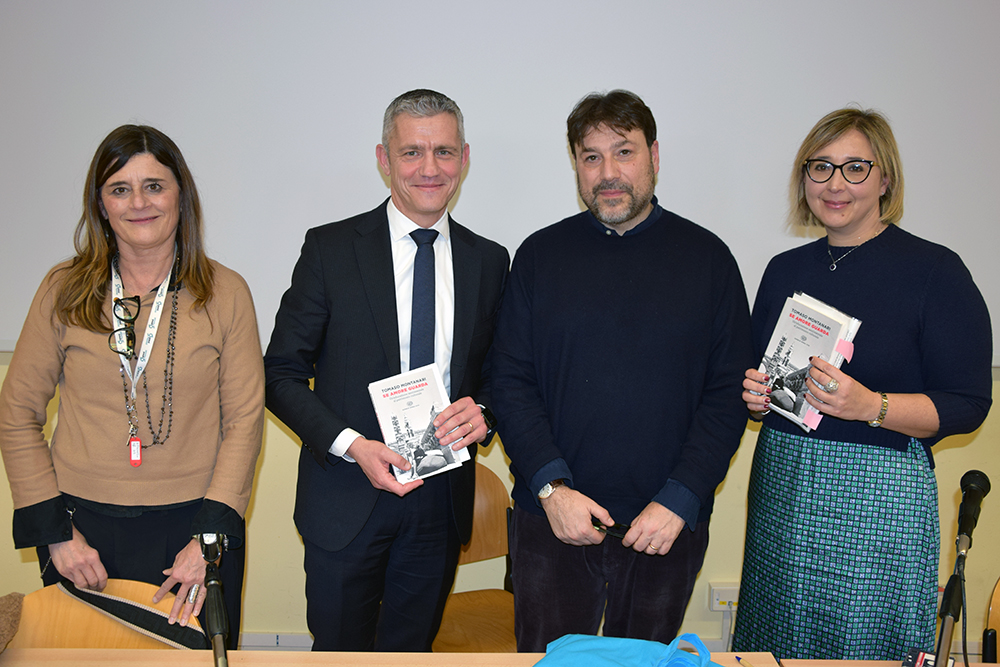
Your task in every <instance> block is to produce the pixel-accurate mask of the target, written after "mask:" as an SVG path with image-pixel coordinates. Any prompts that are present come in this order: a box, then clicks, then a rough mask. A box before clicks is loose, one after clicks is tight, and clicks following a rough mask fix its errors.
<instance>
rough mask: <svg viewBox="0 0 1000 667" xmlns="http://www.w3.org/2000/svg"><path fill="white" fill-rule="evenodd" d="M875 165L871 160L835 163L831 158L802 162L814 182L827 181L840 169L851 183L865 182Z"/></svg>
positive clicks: (841, 173)
mask: <svg viewBox="0 0 1000 667" xmlns="http://www.w3.org/2000/svg"><path fill="white" fill-rule="evenodd" d="M875 166H877V165H876V164H875V163H874V162H872V161H871V160H851V161H850V162H845V163H844V164H834V163H832V162H830V161H829V160H806V161H805V162H803V163H802V168H803V169H805V171H806V176H808V177H809V180H811V181H813V182H814V183H826V182H827V181H829V180H830V179H831V178H833V174H834V172H835V171H837V170H838V169H839V170H840V175H841V176H843V177H844V180H845V181H847V182H848V183H850V184H851V185H858V184H859V183H864V182H865V180H866V179H867V178H868V174H870V173H872V167H875Z"/></svg>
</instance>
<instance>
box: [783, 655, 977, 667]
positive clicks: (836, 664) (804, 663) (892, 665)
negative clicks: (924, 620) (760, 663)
mask: <svg viewBox="0 0 1000 667" xmlns="http://www.w3.org/2000/svg"><path fill="white" fill-rule="evenodd" d="M954 654H955V653H954V652H952V655H954ZM960 655H961V654H960ZM781 664H782V667H899V661H898V660H782V661H781ZM973 665H975V666H976V667H992V666H991V664H989V663H982V662H972V661H969V667H973ZM955 667H965V663H964V662H963V661H962V659H961V657H959V658H957V659H956V660H955Z"/></svg>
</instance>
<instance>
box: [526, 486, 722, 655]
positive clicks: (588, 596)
mask: <svg viewBox="0 0 1000 667" xmlns="http://www.w3.org/2000/svg"><path fill="white" fill-rule="evenodd" d="M707 549H708V522H707V521H703V522H701V523H699V524H698V525H697V526H696V527H695V530H694V531H691V530H689V529H688V528H686V527H685V528H684V529H682V530H681V533H680V535H679V536H678V537H677V540H676V541H675V542H674V544H673V546H672V547H671V548H670V551H669V552H668V553H667V554H666V555H663V556H659V555H657V556H653V555H649V554H646V553H637V552H636V551H633V550H632V549H631V548H625V547H623V546H622V541H621V540H620V539H618V538H616V537H611V536H607V537H605V538H604V541H603V542H601V543H600V544H594V545H588V546H583V547H575V546H572V545H569V544H566V543H564V542H561V541H559V539H558V538H557V537H556V536H555V534H553V532H552V529H551V528H550V527H549V522H548V519H546V518H545V517H544V516H538V515H536V514H531V513H530V512H526V511H525V510H523V509H521V508H520V507H517V506H515V507H514V519H513V525H512V526H511V536H510V556H511V568H512V570H511V577H512V581H513V584H514V633H515V634H516V635H517V650H518V651H522V652H538V653H542V652H544V651H545V647H546V645H547V644H548V643H549V642H551V641H554V640H556V639H558V638H560V637H562V636H563V635H566V634H571V633H572V634H586V635H596V634H597V630H598V629H599V628H600V624H601V618H602V617H603V618H604V636H605V637H631V638H634V639H651V640H654V641H659V642H663V643H664V644H667V643H670V642H671V641H672V640H673V639H674V637H676V636H677V631H678V630H680V627H681V622H682V621H683V620H684V612H685V610H686V609H687V605H688V602H689V601H690V599H691V592H692V590H693V589H694V582H695V578H696V577H697V576H698V571H699V570H701V565H702V563H703V562H704V560H705V551H706V550H707Z"/></svg>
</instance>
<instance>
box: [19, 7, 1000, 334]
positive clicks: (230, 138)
mask: <svg viewBox="0 0 1000 667" xmlns="http://www.w3.org/2000/svg"><path fill="white" fill-rule="evenodd" d="M997 25H1000V3H997V2H994V1H993V0H966V1H964V2H961V3H941V2H938V1H937V0H892V1H887V0H883V1H878V0H875V1H872V2H864V3H861V2H848V3H835V4H830V3H828V2H824V3H804V2H799V1H797V0H794V1H793V0H780V1H771V2H753V3H749V2H736V1H732V0H717V1H713V2H702V3H693V2H687V1H683V2H682V1H680V0H656V1H644V2H621V3H611V4H609V3H606V2H599V1H595V0H578V1H577V0H574V1H572V2H570V1H561V2H558V1H557V2H538V1H537V0H533V1H525V0H510V1H507V2H496V3H474V2H463V1H460V0H440V1H433V0H432V1H428V2H423V3H419V4H414V3H409V2H402V1H398V0H387V1H383V2H377V3H374V2H373V3H361V2H330V1H326V0H323V1H321V0H288V1H284V2H264V1H262V0H257V1H249V2H233V1H226V0H215V1H212V2H204V1H200V0H174V1H172V2H169V3H160V2H150V1H149V0H131V1H127V2H126V1H124V0H88V2H67V1H65V0H0V91H2V100H3V103H2V104H0V201H2V202H3V209H2V213H0V225H2V230H3V231H2V236H0V239H2V240H0V304H2V306H3V307H2V308H0V349H6V350H10V349H12V346H13V341H14V340H15V339H16V337H17V334H18V332H19V330H20V326H21V322H22V321H23V318H24V314H25V313H26V312H27V307H28V304H29V302H30V298H31V296H32V294H33V293H34V290H35V288H36V287H37V285H38V284H39V282H40V280H41V278H42V276H43V275H44V273H45V271H46V270H47V269H48V268H49V267H50V266H51V265H52V264H54V263H55V262H56V261H58V260H59V259H61V258H64V257H66V256H68V255H69V254H70V253H71V251H72V245H71V232H72V229H73V227H74V225H75V222H76V220H77V219H78V218H79V215H80V196H81V192H82V185H83V179H84V175H85V172H86V169H87V165H88V164H89V161H90V159H91V157H92V156H93V153H94V150H95V149H96V147H97V145H98V143H99V142H100V141H101V139H102V138H103V137H104V136H105V135H106V134H107V133H108V132H109V131H110V130H111V129H113V128H114V127H116V126H118V125H120V124H122V123H126V122H142V123H149V124H152V125H155V126H157V127H159V128H160V129H162V130H163V131H165V132H166V133H167V134H169V135H170V136H171V137H172V138H173V139H174V140H175V141H176V142H177V143H178V145H179V146H180V147H181V149H182V150H183V151H184V154H185V156H186V158H187V160H188V162H189V163H190V165H191V168H192V170H193V171H194V173H195V176H196V178H197V181H198V186H199V189H200V191H201V194H202V197H203V202H204V204H205V211H206V220H207V228H208V243H209V250H210V252H211V254H212V255H213V256H214V257H216V258H217V259H219V260H220V261H222V262H223V263H225V264H227V265H229V266H231V267H232V268H234V269H236V270H237V271H239V272H241V273H243V274H244V276H245V277H246V278H247V280H248V282H249V283H250V286H251V288H252V289H253V292H254V296H255V298H256V302H257V307H258V311H259V316H260V323H261V330H262V331H261V334H262V337H263V338H264V340H265V341H266V339H267V337H268V335H269V333H270V328H271V325H272V323H273V315H274V312H275V310H276V309H277V305H278V300H279V298H280V296H281V293H282V292H283V291H284V289H285V288H286V287H287V285H288V280H289V276H290V274H291V269H292V265H293V264H294V261H295V259H296V257H297V256H298V251H299V248H300V246H301V243H302V239H303V234H304V232H305V230H306V229H307V228H309V227H311V226H315V225H318V224H321V223H323V222H327V221H331V220H338V219H341V218H343V217H346V216H348V215H352V214H355V213H358V212H360V211H362V210H367V209H370V208H373V207H374V206H375V205H376V203H378V202H379V201H381V200H382V199H383V198H384V197H385V196H386V195H387V194H388V190H387V188H386V186H385V184H384V182H383V180H382V179H381V178H380V173H379V171H378V168H377V165H376V161H375V155H374V147H375V144H376V143H377V142H378V140H379V136H380V131H381V117H382V112H383V111H384V109H385V107H386V105H387V104H388V103H389V101H390V100H391V99H392V98H393V97H394V96H395V95H397V94H398V93H400V92H403V91H404V90H408V89H410V88H415V87H431V88H435V89H438V90H441V91H442V92H445V93H447V94H448V95H450V96H452V97H453V98H454V99H455V100H456V101H457V102H458V103H459V105H460V106H461V107H462V109H463V111H464V112H465V115H466V118H467V135H468V140H469V142H470V144H471V147H472V158H471V164H470V167H469V170H468V175H467V178H466V180H465V182H464V184H463V186H462V189H461V191H460V194H459V196H458V198H457V200H456V203H455V210H454V213H455V216H456V217H457V218H458V219H459V220H461V221H463V222H466V223H468V224H469V225H470V226H471V227H473V228H474V229H476V230H478V231H481V232H482V233H484V234H485V235H487V236H490V237H493V238H495V239H496V240H498V241H500V242H502V243H504V244H505V245H507V246H508V247H509V248H510V249H511V250H512V251H513V250H514V249H515V248H516V247H517V246H518V244H519V243H520V242H521V240H522V239H523V238H524V237H525V236H527V235H528V234H529V233H530V232H531V231H533V230H535V229H537V228H539V227H541V226H543V225H546V224H549V223H552V222H555V221H556V220H558V219H560V218H563V217H565V216H567V215H569V214H572V213H575V212H576V211H577V210H579V205H578V203H577V199H576V192H575V183H574V175H573V171H572V168H571V162H570V159H569V154H568V149H567V145H566V138H565V119H566V116H567V114H568V113H569V111H570V109H571V108H572V107H573V105H574V104H575V102H576V101H577V100H578V99H579V98H580V97H582V96H583V95H584V94H586V93H588V92H590V91H592V90H603V89H610V88H616V87H623V88H628V89H631V90H633V91H635V92H637V93H639V94H640V95H641V96H642V97H643V98H644V99H645V101H646V102H647V103H648V104H649V106H650V108H652V110H653V112H654V114H655V115H656V118H657V120H658V122H659V130H660V133H659V140H660V146H661V156H662V160H661V171H660V179H659V187H658V193H659V195H660V198H661V201H662V202H663V203H664V204H665V205H666V206H667V207H668V208H671V209H672V210H674V211H676V212H678V213H680V214H681V215H684V216H686V217H689V218H691V219H693V220H695V221H696V222H699V223H701V224H703V225H705V226H707V227H709V228H710V229H712V230H713V231H715V232H716V233H718V234H719V235H720V236H721V237H722V238H723V239H724V240H725V241H727V242H728V243H729V245H730V246H731V247H732V248H733V250H734V253H735V254H736V257H737V259H738V260H739V263H740V266H741V269H742V271H743V275H744V278H745V280H746V285H747V290H748V292H749V294H750V296H751V297H752V296H753V295H754V293H755V292H756V287H757V282H758V279H759V276H760V275H761V273H762V272H763V269H764V265H765V263H766V261H767V260H768V259H769V258H770V257H771V256H772V255H774V254H776V253H777V252H778V251H781V250H784V249H787V248H789V247H792V246H794V245H797V244H798V243H800V239H796V238H793V237H791V236H790V235H789V234H788V233H787V232H786V231H785V230H784V228H783V224H782V223H783V218H784V213H785V200H784V193H785V183H786V178H787V174H788V171H789V169H790V167H791V160H792V157H793V155H794V153H795V150H796V149H797V147H798V144H799V142H800V141H801V139H802V137H803V136H804V135H805V133H806V132H807V131H808V130H809V128H810V127H811V126H812V125H813V123H815V122H816V121H817V120H818V119H819V118H820V117H821V116H822V115H823V114H825V113H827V112H828V111H831V110H833V109H835V108H838V107H841V106H843V105H845V104H848V103H851V102H857V103H860V104H862V105H864V106H871V107H876V108H879V109H882V110H883V111H884V112H885V113H887V114H888V115H889V117H890V119H891V120H892V122H893V125H894V128H895V130H896V133H897V138H898V140H899V142H900V145H901V148H902V152H903V159H904V163H905V172H906V181H907V186H908V187H907V189H906V191H907V197H906V204H907V207H906V210H907V214H906V216H905V218H904V226H905V227H906V228H907V229H909V230H911V231H913V232H915V233H917V234H918V235H921V236H925V237H927V238H930V239H932V240H936V241H939V242H943V243H945V244H946V245H949V246H951V247H953V248H955V249H956V250H958V252H959V253H960V254H961V255H962V256H963V258H964V259H965V261H966V262H967V263H968V264H969V266H970V267H971V269H972V272H973V275H974V276H975V277H976V279H977V281H978V283H979V285H980V288H981V289H982V290H983V291H984V293H985V294H986V296H987V298H988V300H989V301H990V304H991V306H992V310H993V311H994V312H1000V310H998V309H1000V263H998V262H996V261H995V259H994V256H995V254H996V252H995V251H996V243H995V239H996V231H995V230H996V223H997V215H996V212H995V206H994V205H993V197H992V196H991V195H992V194H993V191H994V190H995V188H996V183H997V182H998V181H1000V161H998V160H997V159H996V156H997V155H998V154H1000V131H998V129H997V123H996V119H997V118H1000V87H998V86H997V85H996V66H997V63H998V62H1000V40H997V39H995V35H994V31H995V28H996V26H997ZM987 241H991V242H987ZM998 332H1000V327H998ZM997 347H998V348H1000V346H997Z"/></svg>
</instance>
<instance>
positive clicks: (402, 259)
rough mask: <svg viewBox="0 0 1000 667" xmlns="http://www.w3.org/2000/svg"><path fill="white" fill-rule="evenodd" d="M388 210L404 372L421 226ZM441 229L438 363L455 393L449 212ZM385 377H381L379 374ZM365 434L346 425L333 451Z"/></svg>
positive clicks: (437, 247)
mask: <svg viewBox="0 0 1000 667" xmlns="http://www.w3.org/2000/svg"><path fill="white" fill-rule="evenodd" d="M386 213H387V215H388V217H389V241H390V244H391V247H392V273H393V280H394V282H395V285H396V322H397V324H398V326H399V367H400V372H401V373H405V372H406V371H408V370H410V320H411V311H412V308H413V261H414V259H415V258H416V256H417V243H416V241H414V240H413V237H411V236H410V232H412V231H413V230H415V229H421V227H420V226H419V225H417V223H415V222H413V221H412V220H410V219H409V218H407V217H406V216H405V215H403V214H402V213H400V211H399V209H397V208H396V205H395V204H393V203H392V199H390V200H389V204H388V208H387V210H386ZM430 229H434V230H436V231H437V232H438V236H437V238H436V239H434V246H433V248H434V363H436V364H437V366H438V368H440V369H441V375H442V376H444V388H445V391H446V392H448V395H449V396H450V395H451V348H452V338H453V334H454V331H455V271H454V269H453V264H452V256H451V229H450V227H449V226H448V212H447V211H445V213H444V215H442V216H441V218H440V219H439V220H438V221H437V222H435V223H434V224H433V225H431V227H430ZM379 379H381V378H379ZM360 437H363V436H362V435H361V434H360V433H358V432H357V431H355V430H354V429H352V428H345V429H344V430H343V431H341V432H340V435H338V436H337V438H336V439H335V440H334V441H333V445H331V447H330V453H331V454H333V455H335V456H342V457H343V458H344V459H345V460H347V461H353V459H351V457H349V456H345V454H346V452H347V448H348V447H350V446H351V444H352V443H353V442H354V441H355V440H356V439H357V438H360Z"/></svg>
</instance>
